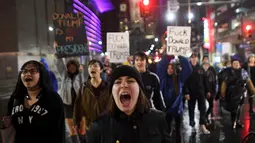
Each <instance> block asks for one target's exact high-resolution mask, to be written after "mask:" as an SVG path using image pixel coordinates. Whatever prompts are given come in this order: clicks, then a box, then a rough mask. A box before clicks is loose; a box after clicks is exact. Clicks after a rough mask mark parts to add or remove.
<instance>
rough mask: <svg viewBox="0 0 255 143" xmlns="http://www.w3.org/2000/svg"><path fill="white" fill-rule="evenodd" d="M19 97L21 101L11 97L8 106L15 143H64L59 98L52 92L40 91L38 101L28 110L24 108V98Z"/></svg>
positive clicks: (62, 119) (63, 123)
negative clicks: (14, 132) (14, 133)
mask: <svg viewBox="0 0 255 143" xmlns="http://www.w3.org/2000/svg"><path fill="white" fill-rule="evenodd" d="M20 97H22V99H18V98H17V97H14V96H12V97H11V99H10V102H9V105H8V107H9V115H11V116H12V123H13V125H14V128H15V130H16V138H15V143H63V142H65V118H64V110H63V102H62V100H61V98H60V96H59V95H58V94H57V93H56V92H54V91H53V90H42V91H41V92H40V94H39V95H38V96H37V97H38V99H39V100H38V101H37V102H36V103H35V104H34V105H32V106H31V107H30V108H25V107H24V96H20ZM12 103H13V104H12ZM12 105H13V106H12ZM12 107H13V108H12Z"/></svg>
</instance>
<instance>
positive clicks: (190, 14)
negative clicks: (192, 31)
mask: <svg viewBox="0 0 255 143" xmlns="http://www.w3.org/2000/svg"><path fill="white" fill-rule="evenodd" d="M188 18H189V19H190V20H191V19H193V18H194V15H193V13H191V12H190V13H188Z"/></svg>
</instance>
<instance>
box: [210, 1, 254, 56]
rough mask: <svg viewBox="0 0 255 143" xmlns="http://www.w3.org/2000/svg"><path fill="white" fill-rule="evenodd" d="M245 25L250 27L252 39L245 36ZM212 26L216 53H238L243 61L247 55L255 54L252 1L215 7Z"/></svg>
mask: <svg viewBox="0 0 255 143" xmlns="http://www.w3.org/2000/svg"><path fill="white" fill-rule="evenodd" d="M247 25H251V26H252V30H251V31H252V37H247V35H246V29H245V27H246V26H247ZM214 26H215V35H216V37H215V42H216V52H217V53H220V54H226V53H238V54H239V55H240V57H241V59H242V60H243V61H244V60H245V59H246V57H247V55H248V54H249V53H251V52H253V53H254V52H255V50H254V48H255V34H254V27H255V1H254V0H243V4H241V3H232V4H224V5H221V6H217V7H216V16H215V23H214Z"/></svg>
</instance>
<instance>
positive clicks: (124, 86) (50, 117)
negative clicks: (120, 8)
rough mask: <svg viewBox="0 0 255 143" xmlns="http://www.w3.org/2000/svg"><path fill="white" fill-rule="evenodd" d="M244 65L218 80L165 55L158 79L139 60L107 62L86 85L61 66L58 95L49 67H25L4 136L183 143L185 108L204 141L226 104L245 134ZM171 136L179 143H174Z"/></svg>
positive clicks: (51, 142)
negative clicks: (218, 104)
mask: <svg viewBox="0 0 255 143" xmlns="http://www.w3.org/2000/svg"><path fill="white" fill-rule="evenodd" d="M240 62H241V61H240V59H238V58H235V57H232V59H231V61H230V64H229V65H228V66H226V67H225V68H223V69H221V71H220V72H216V70H215V69H214V67H212V66H211V65H210V61H209V57H208V56H204V57H203V59H202V62H201V64H200V61H199V58H198V55H197V54H195V53H193V54H192V55H191V56H190V57H188V58H186V57H183V56H178V57H174V56H169V55H164V56H163V57H162V59H161V61H159V62H158V63H157V65H156V67H157V71H156V72H155V73H154V72H151V71H149V70H148V69H149V68H148V57H147V55H146V54H145V53H144V52H137V53H136V54H135V55H134V56H133V57H128V58H127V61H126V62H124V63H122V64H119V65H115V64H112V63H110V59H109V58H107V57H106V58H104V61H103V62H101V61H99V60H95V59H93V60H91V61H89V63H88V67H87V70H88V74H89V75H88V78H84V74H83V73H82V72H81V71H80V64H79V62H78V61H76V60H69V61H68V62H67V63H66V65H65V66H62V65H63V63H62V61H61V59H59V60H58V63H57V65H56V66H57V67H58V71H59V73H60V77H61V85H60V89H58V85H57V83H58V82H57V79H56V77H55V76H54V73H52V72H51V71H50V70H49V67H48V66H47V63H46V61H45V59H42V60H41V61H39V62H38V61H28V62H26V63H25V64H24V65H23V66H22V67H21V70H20V72H19V76H18V81H17V84H16V88H15V90H14V92H13V94H12V95H11V98H10V101H9V103H8V114H7V116H6V117H4V127H3V129H12V130H14V131H15V133H13V134H11V135H12V138H13V143H14V142H15V143H35V142H36V143H45V142H47V143H63V142H66V140H67V139H68V140H69V142H72V143H85V142H86V143H172V142H176V143H183V137H182V136H183V134H182V120H183V112H184V104H185V102H186V101H187V104H188V113H189V125H190V127H191V128H192V131H193V132H195V131H196V130H195V124H196V123H195V120H194V118H195V113H194V112H195V107H196V103H197V105H198V109H199V113H200V117H199V123H198V124H199V125H200V133H202V134H210V131H209V130H208V129H207V128H206V126H207V125H208V124H210V119H211V118H212V117H213V116H215V115H214V112H213V108H215V107H214V104H213V102H214V100H222V101H224V103H225V104H224V105H223V104H222V106H224V108H225V109H226V110H227V111H229V112H230V113H231V128H232V129H233V130H236V129H237V128H242V127H243V124H242V123H241V122H240V120H239V119H240V110H241V107H242V105H243V103H244V94H245V92H246V91H247V93H248V96H249V104H250V113H251V114H253V113H254V111H253V96H254V93H255V88H254V84H255V55H250V56H249V58H248V60H247V62H246V63H245V64H243V65H242V66H241V63H240ZM85 70H86V69H85ZM206 102H208V103H209V104H208V105H209V107H208V108H207V107H206ZM173 121H174V122H175V124H174V126H173ZM173 128H175V133H176V135H175V136H176V140H175V141H172V140H171V135H172V131H173ZM66 131H68V133H69V134H68V135H66Z"/></svg>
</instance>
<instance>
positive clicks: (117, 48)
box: [107, 32, 129, 63]
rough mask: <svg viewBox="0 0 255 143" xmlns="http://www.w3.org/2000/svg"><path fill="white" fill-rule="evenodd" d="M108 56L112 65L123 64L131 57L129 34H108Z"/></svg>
mask: <svg viewBox="0 0 255 143" xmlns="http://www.w3.org/2000/svg"><path fill="white" fill-rule="evenodd" d="M107 54H108V56H109V58H110V62H111V63H122V62H125V61H126V60H127V57H128V56H129V33H128V32H109V33H107Z"/></svg>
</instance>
